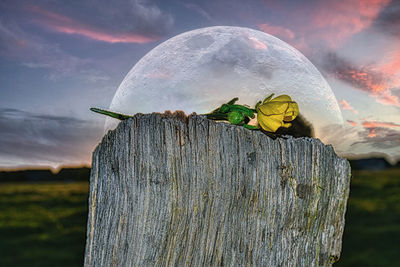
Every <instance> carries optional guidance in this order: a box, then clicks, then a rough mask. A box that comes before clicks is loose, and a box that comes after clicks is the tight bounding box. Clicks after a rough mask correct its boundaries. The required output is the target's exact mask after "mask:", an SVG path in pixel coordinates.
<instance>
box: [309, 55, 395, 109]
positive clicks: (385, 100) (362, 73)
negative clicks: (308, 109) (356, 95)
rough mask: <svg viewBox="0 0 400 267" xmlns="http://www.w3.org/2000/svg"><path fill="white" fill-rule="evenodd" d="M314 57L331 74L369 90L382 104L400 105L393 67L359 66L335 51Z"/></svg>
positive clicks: (360, 88) (355, 86)
mask: <svg viewBox="0 0 400 267" xmlns="http://www.w3.org/2000/svg"><path fill="white" fill-rule="evenodd" d="M321 55H322V56H321ZM314 59H315V61H314V62H316V63H317V65H318V66H319V67H321V68H322V69H323V71H324V72H325V73H327V74H328V75H329V76H331V77H334V78H336V79H338V80H341V81H344V82H346V83H348V84H350V85H352V86H353V87H354V88H356V89H359V90H362V91H364V92H367V93H368V94H369V95H370V96H372V97H374V98H375V99H376V101H377V102H379V103H381V104H384V105H391V106H397V107H400V101H399V98H398V96H397V94H398V91H399V90H398V88H397V81H396V80H395V79H394V75H393V74H392V71H393V68H391V70H390V71H388V70H387V69H386V70H385V69H383V70H382V71H379V68H376V66H374V65H365V66H361V67H359V66H356V65H355V64H353V63H352V62H350V61H348V60H346V59H344V58H342V57H340V56H338V54H336V53H334V52H328V53H326V54H323V53H321V54H320V55H319V56H315V57H314ZM385 71H386V72H385Z"/></svg>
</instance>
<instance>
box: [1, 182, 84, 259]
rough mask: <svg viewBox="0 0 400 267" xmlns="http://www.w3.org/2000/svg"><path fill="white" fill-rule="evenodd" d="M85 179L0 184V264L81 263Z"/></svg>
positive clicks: (82, 253)
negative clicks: (77, 180) (60, 181)
mask: <svg viewBox="0 0 400 267" xmlns="http://www.w3.org/2000/svg"><path fill="white" fill-rule="evenodd" d="M87 197H88V183H87V182H74V183H32V184H29V183H10V184H0V255H1V256H0V266H82V265H83V255H84V246H85V239H86V216H87Z"/></svg>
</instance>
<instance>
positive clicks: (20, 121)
mask: <svg viewBox="0 0 400 267" xmlns="http://www.w3.org/2000/svg"><path fill="white" fill-rule="evenodd" d="M221 25H225V26H240V27H248V28H251V29H255V30H260V31H264V32H266V33H268V34H271V35H273V36H276V37H278V38H279V39H281V40H283V41H285V42H287V43H288V44H290V45H292V46H293V47H295V48H296V49H298V50H299V51H300V52H301V53H303V54H304V55H305V56H306V57H307V58H308V59H309V60H310V61H311V62H312V63H313V64H314V65H315V66H316V67H317V68H318V70H319V71H320V72H321V73H322V75H323V76H324V77H325V79H326V80H327V81H328V83H329V85H330V87H331V88H332V91H333V93H334V94H335V96H336V98H337V101H338V103H339V105H340V108H341V111H342V115H343V119H344V122H345V126H344V128H343V129H341V130H338V129H333V128H332V129H326V133H325V134H326V135H327V136H329V135H330V134H332V133H333V132H335V135H333V134H332V138H335V137H334V136H336V137H337V135H338V134H339V135H340V136H341V137H342V139H343V143H342V144H341V146H338V147H335V151H336V152H337V153H338V154H339V155H341V156H346V157H352V158H354V157H366V156H370V155H378V156H385V157H386V158H387V159H388V160H390V161H391V162H392V163H394V162H396V161H397V160H399V159H400V1H391V0H346V1H340V0H332V1H326V0H325V1H324V0H318V1H317V0H313V1H311V0H303V1H300V0H298V1H294V0H291V1H289V0H284V1H269V0H265V1H255V0H254V1H244V0H201V1H200V0H199V1H195V0H192V1H184V0H164V1H161V0H160V1H152V0H114V1H106V0H81V1H62V0H36V1H28V0H17V1H15V0H2V1H1V2H0V168H18V167H22V166H25V167H26V166H31V167H41V166H50V167H53V168H57V167H60V166H65V165H83V164H84V165H90V162H91V153H92V151H93V149H94V147H95V146H96V145H97V144H98V143H99V142H100V141H101V138H102V135H103V124H104V118H103V117H101V116H99V115H96V114H92V113H91V112H90V111H89V107H93V106H95V107H105V108H107V107H109V105H110V103H111V100H112V98H113V96H114V94H115V92H116V90H117V89H118V86H119V85H120V83H121V82H122V80H123V79H124V77H125V76H126V74H127V73H128V72H129V70H130V69H131V68H132V67H133V66H134V65H135V63H136V62H138V61H139V60H140V59H141V58H142V57H143V56H144V55H146V53H148V52H149V51H150V50H151V49H153V48H154V47H156V46H157V45H159V44H160V43H162V42H163V41H165V40H167V39H169V38H171V37H173V36H176V35H178V34H180V33H183V32H186V31H190V30H194V29H198V28H202V27H210V26H221ZM321 112H323V111H321ZM338 131H341V132H340V133H338Z"/></svg>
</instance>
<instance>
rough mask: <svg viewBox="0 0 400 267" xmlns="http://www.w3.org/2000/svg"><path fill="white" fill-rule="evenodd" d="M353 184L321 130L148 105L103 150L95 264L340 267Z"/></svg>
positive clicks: (93, 213)
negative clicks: (271, 130)
mask: <svg viewBox="0 0 400 267" xmlns="http://www.w3.org/2000/svg"><path fill="white" fill-rule="evenodd" d="M349 186H350V167H349V164H348V162H347V160H345V159H343V158H339V157H338V156H337V155H336V154H335V152H334V150H333V148H332V147H331V146H326V145H324V144H322V143H321V142H320V141H319V140H318V139H312V138H292V137H283V138H278V139H276V140H273V139H271V138H269V137H267V136H266V135H264V134H263V133H261V132H258V131H251V130H247V129H245V128H243V127H240V126H235V125H230V124H228V123H220V122H214V121H210V120H208V119H206V118H205V117H204V116H198V115H195V114H193V115H190V116H188V117H185V116H182V115H181V114H179V113H178V114H177V115H176V114H175V115H171V114H169V115H168V114H158V113H153V114H137V115H135V116H134V117H133V118H132V119H129V120H126V121H123V122H122V123H120V124H119V126H118V128H117V129H116V130H114V131H110V132H109V133H108V134H107V135H106V136H105V137H104V138H103V140H102V142H101V144H100V145H99V146H98V147H97V148H96V149H95V151H94V153H93V164H92V171H91V178H90V197H89V218H88V228H87V241H86V252H85V266H330V265H332V263H333V262H335V261H337V260H338V258H339V256H340V251H341V240H342V234H343V230H344V215H345V210H346V203H347V199H348V195H349Z"/></svg>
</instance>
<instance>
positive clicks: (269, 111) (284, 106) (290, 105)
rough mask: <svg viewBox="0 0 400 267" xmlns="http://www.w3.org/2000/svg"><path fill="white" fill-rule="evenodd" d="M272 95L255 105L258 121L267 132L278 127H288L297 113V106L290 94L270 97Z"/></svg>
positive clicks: (274, 130)
mask: <svg viewBox="0 0 400 267" xmlns="http://www.w3.org/2000/svg"><path fill="white" fill-rule="evenodd" d="M273 95H274V94H272V95H270V96H269V97H267V98H266V99H265V100H264V102H263V103H261V101H260V102H259V103H258V104H257V105H256V110H257V120H258V123H259V124H260V126H261V127H262V128H263V129H264V130H265V131H268V132H276V130H278V128H279V127H285V128H288V127H290V126H291V123H289V122H290V121H292V120H294V119H295V118H296V117H297V115H299V106H298V105H297V103H296V102H294V101H292V99H291V98H290V96H288V95H280V96H277V97H275V98H274V99H272V96H273Z"/></svg>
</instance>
